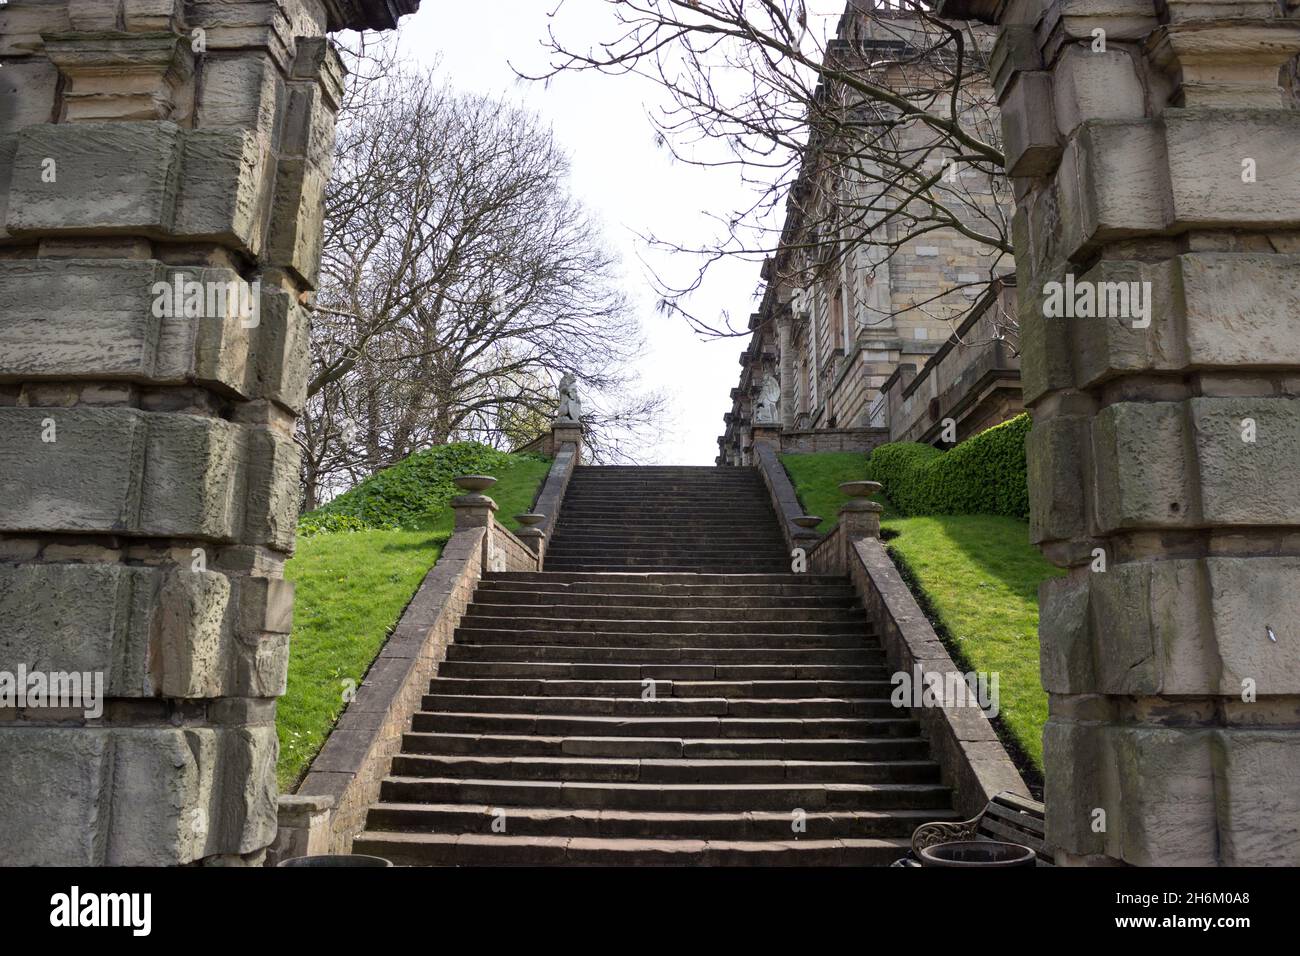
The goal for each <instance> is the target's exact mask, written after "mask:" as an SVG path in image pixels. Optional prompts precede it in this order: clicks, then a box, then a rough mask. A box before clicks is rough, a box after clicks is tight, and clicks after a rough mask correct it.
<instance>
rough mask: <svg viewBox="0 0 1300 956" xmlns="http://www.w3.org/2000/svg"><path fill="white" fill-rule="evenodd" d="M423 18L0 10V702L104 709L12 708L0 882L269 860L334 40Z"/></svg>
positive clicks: (358, 11) (125, 0)
mask: <svg viewBox="0 0 1300 956" xmlns="http://www.w3.org/2000/svg"><path fill="white" fill-rule="evenodd" d="M415 6H416V0H9V2H8V3H5V4H3V5H0V64H3V65H2V66H0V622H3V624H2V626H0V691H3V689H4V683H3V681H4V673H6V672H7V673H8V674H10V675H13V674H15V673H16V672H18V671H19V669H26V670H27V671H28V672H37V671H38V672H43V673H57V672H65V673H66V672H79V673H85V674H87V675H95V674H98V675H101V676H102V680H103V686H104V697H105V699H104V700H103V701H102V713H98V714H96V713H94V711H95V709H96V708H93V707H89V708H88V707H84V706H80V705H78V706H72V707H64V708H52V707H50V706H46V704H48V703H49V701H42V700H39V699H36V698H32V697H28V698H27V699H26V700H25V701H18V700H17V698H14V699H13V700H11V701H10V705H9V706H3V704H4V698H3V695H2V694H0V767H3V768H4V771H3V775H4V781H5V783H4V786H3V787H0V862H3V863H9V864H92V865H93V864H185V863H191V862H204V863H241V862H253V863H256V862H259V861H260V859H261V856H262V853H263V850H264V848H265V847H266V846H267V845H268V844H269V843H270V842H271V840H272V838H273V837H274V832H275V803H276V794H275V777H274V767H275V761H276V752H277V744H276V735H275V724H274V720H275V698H276V697H277V696H278V695H279V694H281V693H282V692H283V689H284V680H285V667H286V661H287V655H288V635H289V626H290V619H291V616H292V607H293V589H292V587H291V586H290V585H289V584H287V583H286V582H285V581H284V580H283V578H282V569H283V565H284V561H285V558H286V557H287V556H288V554H289V553H290V551H291V550H292V547H293V538H294V524H295V521H296V518H297V471H298V455H297V451H296V449H295V445H294V442H293V427H294V421H295V418H296V416H297V414H298V413H299V411H300V409H301V406H302V403H303V400H304V391H305V384H306V376H307V351H306V350H307V329H308V313H307V311H306V308H305V305H306V303H307V302H308V301H309V297H310V294H311V292H312V290H313V288H314V285H315V282H316V278H317V269H318V266H319V258H320V232H321V216H322V196H323V189H324V186H325V183H326V181H327V179H328V177H329V174H330V164H331V154H332V146H333V138H334V114H335V111H336V109H337V107H338V101H339V96H340V94H341V90H342V86H341V84H342V79H343V72H342V67H341V64H340V62H339V60H338V57H337V55H336V54H335V53H334V51H333V50H332V49H331V47H330V44H329V41H328V40H327V39H326V33H327V31H329V30H333V29H339V28H342V27H346V26H354V27H359V28H360V27H391V26H395V25H396V17H397V16H398V15H399V14H401V13H407V12H411V11H412V10H413V9H414V7H415ZM10 679H11V683H12V680H13V678H12V677H11V678H10ZM15 702H18V703H25V706H13V704H14V703H15ZM84 703H85V701H84V700H83V701H80V702H79V704H84Z"/></svg>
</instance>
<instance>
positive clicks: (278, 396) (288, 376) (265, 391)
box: [254, 289, 311, 412]
mask: <svg viewBox="0 0 1300 956" xmlns="http://www.w3.org/2000/svg"><path fill="white" fill-rule="evenodd" d="M310 332H311V326H310V322H309V320H308V318H307V313H306V311H305V310H304V309H303V308H302V307H301V306H300V305H298V303H297V302H296V301H294V299H293V297H292V296H290V295H289V294H288V293H286V292H284V291H282V290H280V289H263V290H262V309H261V321H260V323H259V325H258V327H257V332H256V335H257V347H256V349H255V355H254V358H255V359H256V365H255V366H254V374H255V376H256V381H255V384H254V387H255V389H256V394H258V395H260V396H262V397H263V398H268V399H270V400H271V401H273V402H276V403H278V404H280V405H282V406H284V407H285V408H287V409H289V410H290V411H293V412H298V411H301V409H302V406H303V402H305V401H306V400H307V379H308V372H309V370H310V362H311V357H310V352H309V344H310V343H309V340H308V337H309V335H310Z"/></svg>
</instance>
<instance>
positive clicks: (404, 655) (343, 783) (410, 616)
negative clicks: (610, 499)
mask: <svg viewBox="0 0 1300 956" xmlns="http://www.w3.org/2000/svg"><path fill="white" fill-rule="evenodd" d="M497 530H502V529H497ZM487 538H488V531H487V529H486V528H484V527H477V528H467V529H465V530H461V531H457V532H455V533H454V534H453V535H452V536H451V540H449V541H448V542H447V544H446V545H445V546H444V547H443V550H442V554H441V555H439V557H438V561H437V562H436V563H435V564H434V566H433V567H432V568H431V569H430V570H429V573H428V574H427V575H425V578H424V581H423V583H421V585H420V588H419V590H418V591H416V593H415V596H414V597H413V598H412V599H411V603H410V604H408V605H407V606H406V610H405V611H403V612H402V617H401V619H400V620H399V621H398V622H397V627H396V628H395V629H394V630H393V633H392V635H391V636H390V637H389V638H388V640H387V641H386V642H385V644H384V646H383V648H382V649H381V650H380V652H379V655H378V656H377V657H376V658H375V661H374V663H373V664H372V665H371V666H370V670H369V671H368V672H367V673H366V678H365V680H364V681H363V682H362V683H361V686H360V687H359V688H357V694H356V697H355V699H353V700H352V701H351V702H350V703H349V704H348V706H347V709H346V710H345V711H343V715H342V716H341V717H340V718H339V721H338V723H337V724H336V725H335V727H334V730H333V731H332V732H331V733H330V736H329V738H328V739H327V740H326V741H325V746H324V747H322V748H321V751H320V753H319V754H317V755H316V758H315V759H314V760H313V761H312V763H311V767H310V768H309V769H308V772H307V775H306V776H305V777H304V778H303V781H302V783H301V784H300V785H299V787H298V789H297V791H296V793H295V794H294V796H295V797H296V798H325V799H326V801H327V805H328V813H327V815H326V819H327V820H328V825H327V827H326V830H327V833H328V844H327V845H321V844H319V843H318V844H317V846H316V847H315V849H316V850H317V851H318V852H322V853H347V852H349V851H350V850H351V848H352V839H353V837H355V836H356V835H357V834H358V833H360V832H361V831H362V830H363V829H364V828H365V817H366V811H367V810H368V809H369V808H370V807H371V805H373V804H374V803H376V802H378V800H379V788H380V784H381V783H382V782H383V779H384V777H386V776H387V775H388V770H389V767H390V765H391V764H392V758H393V755H394V754H395V753H397V752H398V750H400V749H401V744H402V734H404V733H405V732H406V731H407V730H409V729H410V725H411V715H412V714H413V713H415V711H417V710H419V709H420V699H421V697H422V696H423V695H424V694H426V693H428V690H429V681H430V680H432V679H433V678H434V677H435V676H437V672H438V665H439V664H440V663H441V662H442V661H443V660H444V659H445V658H446V655H447V645H448V644H450V643H451V640H452V635H453V634H454V633H455V631H456V626H457V625H458V624H459V623H460V619H461V617H462V616H463V615H464V613H465V609H466V608H467V607H468V606H469V603H470V601H471V600H472V599H473V596H474V589H475V588H476V587H477V586H478V582H479V579H480V578H481V577H482V575H483V549H484V545H485V543H486V541H487ZM520 547H523V546H522V545H520ZM524 550H527V549H526V548H525V549H524ZM529 553H530V554H531V552H529ZM512 570H514V569H512ZM520 570H522V569H520ZM531 570H536V564H535V563H534V566H533V568H532V569H531ZM300 804H301V799H294V800H287V801H285V803H284V806H285V811H284V814H283V815H284V817H285V819H284V821H283V822H284V824H285V826H284V827H283V829H284V830H285V832H284V835H283V838H282V840H281V842H280V846H281V847H282V848H283V849H289V848H292V847H293V846H294V844H295V842H296V840H297V834H295V833H293V832H291V831H292V830H293V829H299V828H301V826H302V824H301V823H299V822H298V820H299V818H300V817H301V813H300V809H299V807H300ZM295 823H298V826H297V827H295V826H294V824H295Z"/></svg>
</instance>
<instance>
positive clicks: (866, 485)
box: [840, 481, 885, 498]
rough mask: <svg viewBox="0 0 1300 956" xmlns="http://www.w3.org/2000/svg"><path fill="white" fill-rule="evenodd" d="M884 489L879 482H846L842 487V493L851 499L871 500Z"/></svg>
mask: <svg viewBox="0 0 1300 956" xmlns="http://www.w3.org/2000/svg"><path fill="white" fill-rule="evenodd" d="M884 487H885V486H884V485H882V484H881V483H880V482H878V481H846V482H843V483H842V484H841V485H840V491H841V492H843V493H844V494H846V495H848V496H849V497H850V498H870V497H871V496H872V495H875V494H878V493H879V492H880V491H881V489H883V488H884Z"/></svg>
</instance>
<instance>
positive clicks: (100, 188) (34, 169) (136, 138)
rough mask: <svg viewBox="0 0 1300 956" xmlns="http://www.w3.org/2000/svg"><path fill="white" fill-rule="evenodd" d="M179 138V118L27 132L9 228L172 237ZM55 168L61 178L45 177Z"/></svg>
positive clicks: (15, 167)
mask: <svg viewBox="0 0 1300 956" xmlns="http://www.w3.org/2000/svg"><path fill="white" fill-rule="evenodd" d="M180 139H181V130H180V129H179V128H178V127H177V126H175V125H174V124H172V123H77V124H67V125H58V126H29V127H27V128H25V129H23V130H21V131H20V132H19V133H18V151H17V155H16V156H15V158H14V163H13V178H12V180H11V186H10V197H9V211H8V220H7V224H8V229H9V231H10V232H12V233H13V234H14V235H31V234H38V235H61V234H69V233H83V234H96V235H112V234H122V233H133V234H137V235H149V236H162V235H164V234H166V232H167V231H168V230H169V227H170V225H171V222H172V216H173V213H174V210H175V205H176V191H177V186H178V183H179V178H180V169H179V163H178V157H179V149H180ZM46 160H52V161H53V164H54V165H53V166H51V165H49V163H47V162H46ZM50 170H52V172H53V175H54V176H55V180H54V181H53V182H49V181H43V179H42V176H43V174H46V178H48V173H47V171H50Z"/></svg>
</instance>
